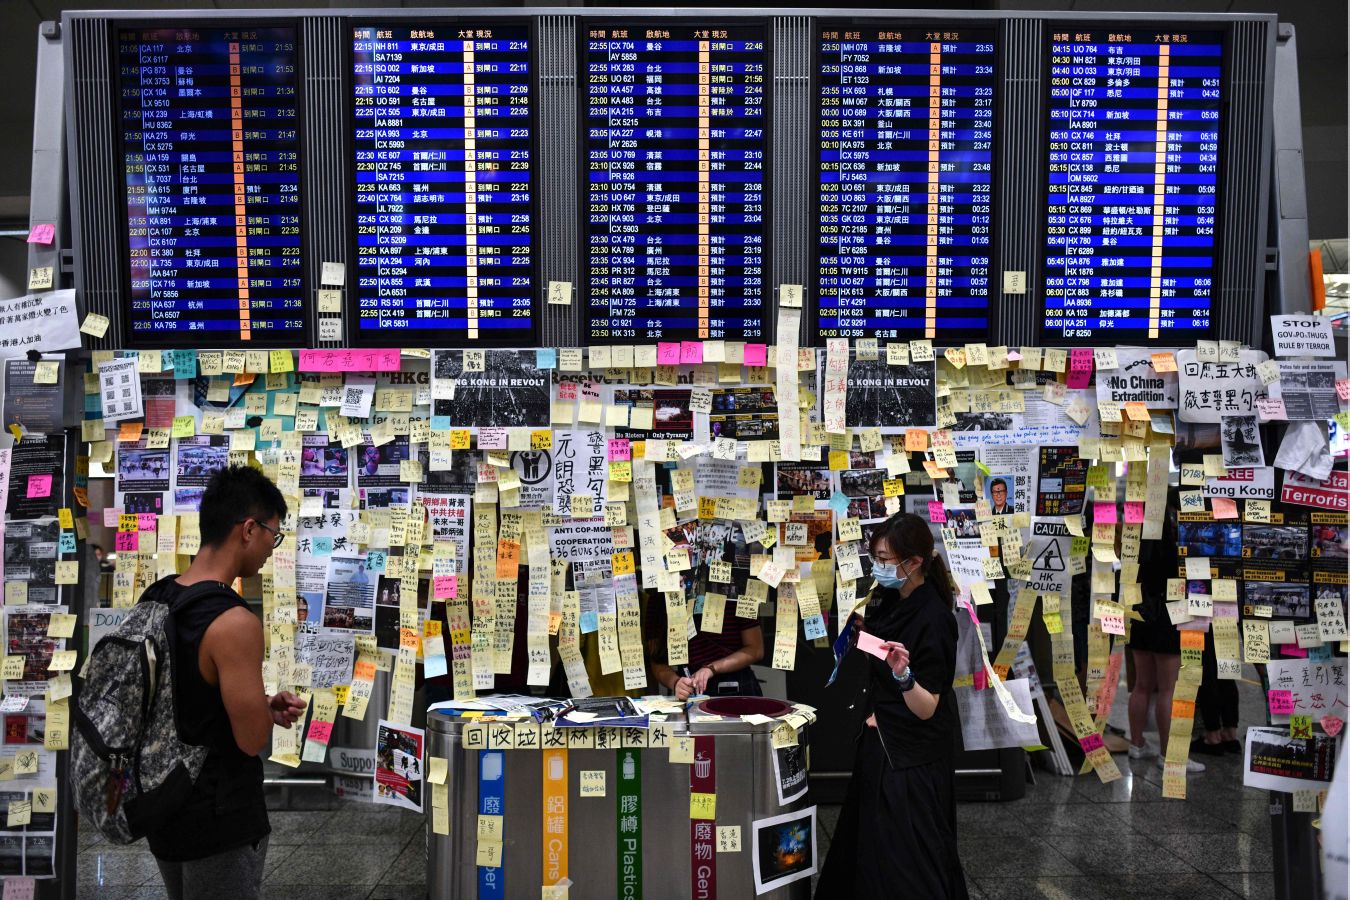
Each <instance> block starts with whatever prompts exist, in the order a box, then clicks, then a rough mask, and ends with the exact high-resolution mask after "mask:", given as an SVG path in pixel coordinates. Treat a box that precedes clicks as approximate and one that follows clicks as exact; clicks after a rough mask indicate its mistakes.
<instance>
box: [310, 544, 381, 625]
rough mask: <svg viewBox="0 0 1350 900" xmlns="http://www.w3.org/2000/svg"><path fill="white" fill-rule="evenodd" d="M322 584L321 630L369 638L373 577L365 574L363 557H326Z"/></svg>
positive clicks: (373, 608)
mask: <svg viewBox="0 0 1350 900" xmlns="http://www.w3.org/2000/svg"><path fill="white" fill-rule="evenodd" d="M298 582H299V573H298V571H297V585H298ZM326 583H327V587H326V592H325V595H324V602H323V626H324V627H325V628H331V629H333V630H335V631H342V632H350V633H357V632H361V633H365V634H370V633H371V632H372V631H373V630H374V628H375V573H373V572H367V571H366V557H365V556H364V555H361V556H332V557H329V559H328V573H327V580H326Z"/></svg>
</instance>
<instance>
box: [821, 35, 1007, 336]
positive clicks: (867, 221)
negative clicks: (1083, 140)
mask: <svg viewBox="0 0 1350 900" xmlns="http://www.w3.org/2000/svg"><path fill="white" fill-rule="evenodd" d="M818 38H819V44H818V78H817V83H818V85H819V94H818V97H817V101H818V108H819V115H820V120H819V128H818V132H817V140H818V154H819V157H818V158H819V175H820V183H819V187H818V194H817V199H818V206H817V214H818V219H817V229H818V235H819V240H818V245H819V246H818V251H819V254H820V268H819V274H818V276H817V281H816V311H817V322H816V324H817V328H818V329H819V333H820V336H821V338H822V339H824V338H880V339H887V338H889V339H902V340H903V339H911V338H938V339H940V340H942V341H945V342H949V343H953V344H959V343H962V342H965V341H967V340H981V341H982V340H984V339H985V338H986V336H987V332H988V330H989V278H990V274H989V270H990V263H989V254H990V247H991V228H992V221H993V212H992V208H991V203H992V194H993V155H994V151H993V147H994V86H995V71H994V69H995V62H994V61H995V53H994V32H993V31H992V30H980V29H972V28H939V27H936V26H933V25H926V26H906V27H885V26H877V25H866V26H859V25H854V24H851V25H831V24H826V25H823V26H822V28H821V30H820V32H819V34H818Z"/></svg>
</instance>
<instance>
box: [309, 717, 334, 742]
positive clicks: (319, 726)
mask: <svg viewBox="0 0 1350 900" xmlns="http://www.w3.org/2000/svg"><path fill="white" fill-rule="evenodd" d="M332 736H333V723H332V722H325V721H323V720H322V719H319V720H317V721H313V722H310V723H309V734H308V735H307V736H306V738H305V739H306V740H310V741H318V742H319V743H320V744H326V743H328V739H329V738H330V737H332Z"/></svg>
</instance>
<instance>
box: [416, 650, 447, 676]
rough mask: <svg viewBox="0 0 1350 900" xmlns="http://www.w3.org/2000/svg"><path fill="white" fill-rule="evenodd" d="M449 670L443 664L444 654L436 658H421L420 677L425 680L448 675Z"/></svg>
mask: <svg viewBox="0 0 1350 900" xmlns="http://www.w3.org/2000/svg"><path fill="white" fill-rule="evenodd" d="M449 674H450V669H449V668H447V667H446V664H445V654H443V653H442V654H437V655H436V656H423V657H422V675H423V676H424V677H426V678H435V677H437V676H439V675H449Z"/></svg>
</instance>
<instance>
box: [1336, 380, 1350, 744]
mask: <svg viewBox="0 0 1350 900" xmlns="http://www.w3.org/2000/svg"><path fill="white" fill-rule="evenodd" d="M1336 396H1337V397H1340V398H1341V399H1342V400H1347V401H1350V378H1337V379H1336ZM1332 718H1333V719H1334V718H1335V716H1332Z"/></svg>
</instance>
